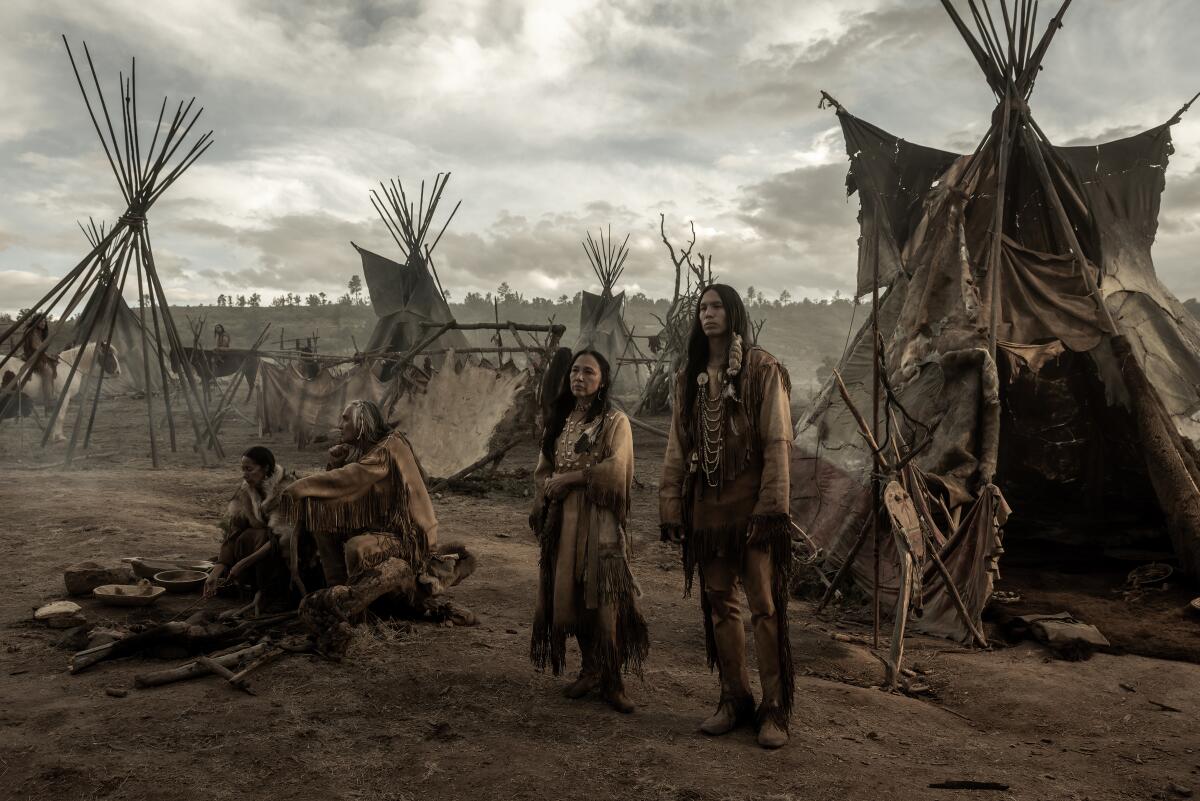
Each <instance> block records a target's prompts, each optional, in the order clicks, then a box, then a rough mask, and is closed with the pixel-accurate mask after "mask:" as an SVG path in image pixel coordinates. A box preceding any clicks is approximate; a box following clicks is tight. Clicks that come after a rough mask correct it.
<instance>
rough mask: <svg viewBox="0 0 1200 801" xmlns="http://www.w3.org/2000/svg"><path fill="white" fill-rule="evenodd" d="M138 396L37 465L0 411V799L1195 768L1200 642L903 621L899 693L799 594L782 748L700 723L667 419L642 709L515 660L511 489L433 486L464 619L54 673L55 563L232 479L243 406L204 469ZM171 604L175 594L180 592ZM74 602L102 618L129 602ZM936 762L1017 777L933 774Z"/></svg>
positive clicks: (676, 792) (1091, 781)
mask: <svg viewBox="0 0 1200 801" xmlns="http://www.w3.org/2000/svg"><path fill="white" fill-rule="evenodd" d="M144 409H145V407H144V403H143V402H142V401H135V400H132V399H117V400H112V401H108V402H106V403H105V404H104V405H102V407H101V410H100V417H99V419H98V422H97V432H96V438H95V441H94V442H93V443H92V445H91V451H92V452H94V453H99V454H107V453H113V454H114V455H112V456H110V457H107V458H95V459H91V460H89V461H87V462H84V463H83V465H82V466H81V467H78V468H72V469H71V470H69V471H64V470H61V469H53V468H51V469H33V468H32V467H31V465H38V464H50V463H53V462H56V461H59V460H61V458H62V453H63V447H62V446H58V447H56V448H51V449H48V450H46V451H42V450H40V449H39V448H37V447H36V446H35V445H33V444H32V443H33V428H32V426H30V425H29V424H28V422H27V423H26V427H25V429H24V431H23V433H19V431H18V429H17V428H16V427H15V426H14V425H13V423H12V422H11V421H8V422H6V423H4V424H3V425H0V463H2V464H3V465H4V466H3V468H0V509H2V510H3V512H0V553H3V554H4V557H5V558H4V563H5V565H6V567H7V569H6V570H5V571H4V574H3V576H2V577H0V638H2V640H3V643H2V648H0V698H2V699H3V706H0V796H2V797H4V798H21V799H25V798H29V799H99V798H106V799H172V801H177V800H179V799H193V798H194V799H225V798H229V799H233V798H247V797H251V798H286V799H321V801H328V800H329V799H393V800H395V801H399V800H400V799H422V801H426V800H428V801H433V800H434V799H467V798H471V799H473V798H481V799H575V798H578V799H596V798H638V799H652V800H654V799H670V801H718V800H719V799H806V801H807V800H809V799H846V798H854V799H906V800H907V799H927V798H945V799H948V800H949V801H953V799H967V798H972V799H975V798H998V799H1085V798H1088V799H1120V798H1129V799H1135V798H1136V799H1145V798H1154V797H1160V798H1177V797H1183V796H1184V794H1190V793H1191V792H1200V730H1198V726H1197V721H1196V719H1197V712H1198V710H1200V700H1198V699H1200V692H1198V691H1200V666H1197V665H1195V664H1190V663H1187V662H1180V661H1164V660H1156V659H1151V658H1146V657H1142V656H1132V655H1126V656H1112V655H1106V654H1098V655H1096V656H1094V657H1093V658H1091V659H1090V660H1088V661H1084V662H1063V661H1058V660H1055V659H1052V658H1051V657H1050V656H1049V654H1048V652H1046V651H1044V650H1043V649H1042V648H1040V647H1039V646H1036V645H1033V644H1030V643H1023V644H1020V645H1018V646H1016V647H1013V648H1008V649H1002V650H998V651H994V652H981V651H971V650H967V649H964V648H961V647H959V646H957V645H955V644H954V643H950V642H947V641H944V640H935V639H930V638H924V637H912V638H911V640H910V641H909V643H908V659H909V661H908V664H909V665H911V666H913V667H916V668H918V669H919V670H921V671H923V672H924V676H925V677H926V679H927V681H928V682H929V683H930V684H931V685H932V687H933V690H934V695H933V697H932V698H928V699H923V700H917V699H914V698H910V697H907V696H903V695H897V694H891V693H885V692H883V691H881V690H879V689H875V688H873V685H875V684H877V683H878V682H879V680H880V677H881V675H882V670H881V665H880V663H879V662H878V661H877V660H876V659H875V658H874V657H873V656H872V655H871V654H870V653H869V650H868V649H867V648H866V647H864V646H860V645H856V644H851V643H844V642H840V641H835V640H833V639H831V637H830V634H831V633H832V632H834V631H842V632H846V633H859V634H867V633H868V631H867V627H866V626H862V625H860V624H852V623H848V622H839V621H838V620H837V619H836V618H835V616H826V617H823V618H817V617H814V616H813V614H812V613H811V607H810V606H809V605H808V604H805V603H801V602H793V604H792V612H791V614H792V628H791V636H792V643H793V645H792V647H793V651H794V653H795V654H796V657H797V663H798V664H797V667H798V673H799V676H798V682H797V687H798V689H797V710H796V714H795V716H794V719H793V722H792V742H791V744H790V745H789V746H788V747H787V748H785V749H783V750H782V751H778V752H765V751H762V750H760V749H759V748H758V747H757V746H756V745H755V744H754V740H753V735H752V733H751V732H749V731H739V732H737V733H735V734H733V735H730V736H727V737H723V738H719V739H708V738H706V737H704V736H703V735H701V734H699V733H698V732H697V730H696V725H697V723H698V722H699V720H700V719H701V718H702V717H703V716H705V715H706V714H708V713H709V712H710V711H711V709H712V708H713V706H714V704H715V701H716V696H717V684H716V678H715V677H714V676H713V675H711V674H710V673H709V672H708V670H707V668H706V667H705V664H704V644H703V634H702V628H701V622H700V617H699V605H698V601H697V599H695V598H688V599H685V598H682V597H681V590H682V575H681V572H680V569H679V566H678V561H677V555H676V554H675V552H674V551H673V549H672V548H671V547H670V546H666V545H662V544H660V543H659V542H658V541H657V540H658V536H657V520H656V514H657V512H656V504H655V494H654V488H655V485H656V481H657V473H658V466H659V461H660V459H661V450H662V443H661V441H658V440H656V439H654V438H653V437H652V436H643V435H642V434H641V433H637V434H635V439H636V444H637V447H638V466H637V476H638V478H639V480H640V483H641V485H642V486H641V487H640V488H638V489H636V490H635V496H634V500H635V508H634V512H633V516H632V520H633V522H632V525H633V533H634V537H635V540H636V542H637V554H636V559H635V562H634V566H633V567H634V571H635V574H636V575H637V577H638V579H639V580H640V582H641V584H642V588H643V590H644V593H645V597H644V599H643V610H644V613H645V616H646V618H647V620H648V621H649V624H650V631H651V638H652V642H653V647H652V652H651V658H650V663H649V668H648V670H647V671H646V675H645V679H644V681H643V682H638V681H637V680H636V679H635V680H633V681H631V683H630V695H631V696H632V698H633V699H634V700H635V702H637V703H638V704H639V707H638V710H637V712H636V713H634V714H633V715H630V716H622V715H618V714H616V713H615V712H612V711H611V710H609V709H608V708H607V707H606V706H604V705H603V704H602V703H601V702H600V701H599V700H596V699H590V700H585V701H568V700H566V699H565V698H563V697H562V695H561V694H560V687H561V685H562V684H563V681H562V680H561V679H555V678H554V677H552V676H549V675H543V674H539V673H536V672H535V671H534V670H533V669H532V668H531V667H530V664H529V661H528V658H527V652H528V638H529V622H530V617H531V611H532V606H533V597H534V586H535V581H536V575H537V550H536V547H535V544H534V541H533V539H532V537H531V536H530V535H529V534H528V532H527V530H526V527H525V520H526V515H527V511H528V510H527V500H526V499H525V498H523V497H521V496H520V495H519V494H518V492H499V491H497V492H493V493H491V494H490V495H488V496H486V497H477V496H471V495H462V494H446V495H444V496H442V497H440V498H438V499H437V500H436V506H437V511H438V514H439V516H440V519H441V523H442V531H443V535H442V536H443V539H444V541H447V542H449V541H455V540H458V541H461V542H464V543H466V544H467V545H469V546H470V547H471V548H472V549H474V550H475V551H476V553H477V554H478V556H479V560H480V568H479V570H478V572H477V573H476V574H475V575H474V576H473V577H471V578H470V579H469V580H468V581H467V582H466V583H464V584H463V585H461V586H460V587H458V588H456V589H455V590H454V591H453V593H454V597H455V598H456V599H457V600H458V601H460V602H462V603H464V604H466V605H468V606H470V607H471V608H472V609H473V610H474V611H475V612H476V613H477V614H478V615H479V618H480V621H481V622H480V624H479V625H478V626H477V627H474V628H466V629H463V628H441V627H434V626H421V625H416V626H411V625H409V624H395V625H386V626H376V627H374V628H371V629H366V628H364V629H360V631H359V633H358V635H357V636H356V639H355V642H354V644H353V646H352V648H351V651H350V654H349V655H348V657H347V658H346V660H345V661H343V662H341V663H331V662H327V661H323V660H320V659H318V658H316V657H312V656H290V657H287V658H285V659H283V660H281V661H279V662H277V663H275V664H273V665H271V666H269V667H266V668H264V669H263V670H262V671H261V672H260V673H259V674H258V676H257V678H256V680H255V686H256V688H257V690H258V695H257V696H247V695H244V694H242V693H238V692H236V691H234V690H232V689H230V688H229V687H228V686H227V685H226V684H225V683H224V682H223V681H221V680H219V679H216V678H213V677H207V678H202V679H197V680H194V681H191V682H184V683H179V684H174V685H168V686H165V687H160V688H156V689H150V690H136V689H133V687H132V676H133V675H134V674H135V673H137V672H141V671H144V670H146V669H147V667H148V666H150V667H159V666H168V665H170V664H173V663H165V662H164V663H161V664H152V665H151V664H149V663H148V662H147V661H145V660H141V659H131V660H119V661H113V662H107V663H103V664H101V665H98V666H97V667H95V668H93V669H92V670H90V671H88V672H85V673H82V674H80V675H77V676H71V675H69V674H68V673H67V672H66V665H67V658H68V656H69V654H70V651H69V650H67V649H64V648H62V647H59V646H57V645H56V641H57V640H58V639H59V638H60V636H61V633H59V632H54V631H50V630H47V629H43V628H40V627H38V626H36V625H34V624H33V623H32V622H31V609H32V608H34V607H36V606H38V605H40V604H42V603H44V602H47V601H50V600H55V599H58V598H61V597H65V593H64V590H63V583H62V570H63V568H65V567H67V566H68V565H70V564H72V563H74V562H78V561H81V560H85V559H96V560H115V559H119V558H120V557H125V556H135V555H154V554H164V553H180V554H187V555H191V556H201V557H202V556H211V555H212V554H214V553H215V551H216V544H217V540H216V529H215V526H214V524H215V522H216V519H217V516H218V514H219V512H220V511H221V509H222V508H223V506H224V503H225V501H226V499H227V498H228V496H229V494H230V493H231V492H232V490H233V489H234V487H235V485H236V483H237V481H238V472H237V468H236V459H237V454H238V453H240V451H241V449H243V448H244V447H246V446H248V445H250V444H252V443H253V442H254V441H256V437H255V436H254V431H253V428H252V426H250V425H248V424H246V423H244V422H238V421H230V422H229V423H228V424H227V426H226V428H225V429H224V432H223V440H224V443H225V447H226V449H227V452H228V453H227V455H226V458H225V460H224V463H223V464H220V465H215V466H212V467H207V468H206V467H203V466H201V465H200V461H199V459H198V457H196V456H195V455H194V454H193V453H191V451H190V443H191V436H190V434H185V433H182V432H181V436H180V445H181V448H180V452H179V453H178V454H174V455H169V456H168V457H167V458H166V462H167V464H166V466H165V467H164V469H162V470H158V471H154V470H151V469H150V466H149V459H148V458H147V456H146V454H147V444H146V443H147V438H146V432H145V422H144V420H145V418H144V415H145V411H144ZM69 419H73V418H69ZM181 428H182V427H181ZM68 430H69V429H68ZM268 444H270V445H271V446H272V447H274V448H275V450H276V453H277V455H278V457H279V460H280V462H281V463H282V464H285V465H287V466H289V467H295V468H298V469H300V470H313V469H316V468H317V467H318V466H319V465H320V464H321V463H322V462H323V453H322V452H320V451H318V450H309V451H304V452H298V451H296V449H295V448H294V446H293V445H291V444H289V443H286V442H274V443H268ZM533 452H534V451H533V448H532V447H528V448H523V449H521V450H518V451H516V452H514V453H513V454H512V455H510V457H509V458H508V459H507V460H506V467H515V466H518V465H522V464H529V465H532V461H533ZM164 601H165V603H164V602H160V606H161V611H162V612H163V613H165V614H166V615H168V616H171V615H175V614H177V613H181V612H184V611H185V610H187V609H189V608H191V607H193V606H194V605H196V604H197V603H198V602H199V599H198V596H186V595H185V596H168V597H166V598H165V599H164ZM81 603H82V604H83V606H84V607H85V611H86V612H87V614H88V615H89V616H90V618H91V619H92V620H93V621H104V620H115V621H124V620H126V619H127V617H126V615H127V613H126V612H125V611H124V610H116V609H108V608H105V607H101V606H98V605H96V603H95V602H93V601H91V600H90V599H88V600H83V601H81ZM214 603H218V604H224V605H228V602H225V601H217V602H214ZM1180 620H1182V618H1180ZM1178 625H1185V624H1184V623H1182V622H1181V623H1179V624H1178ZM1193 625H1196V627H1197V630H1200V624H1193ZM1149 634H1151V635H1152V634H1153V632H1149ZM1177 636H1180V637H1186V636H1187V635H1186V632H1185V633H1184V634H1177ZM1192 636H1195V634H1193V635H1192ZM884 645H885V647H886V643H884ZM107 688H121V689H127V690H128V695H127V696H126V697H110V696H109V695H107V694H106V692H105V691H106V689H107ZM1152 702H1158V703H1159V704H1164V705H1167V706H1169V707H1172V708H1175V709H1178V710H1181V711H1179V712H1170V711H1164V710H1163V709H1162V707H1160V706H1157V705H1155V704H1154V703H1152ZM947 780H976V781H987V782H998V783H1001V784H1005V785H1008V786H1009V789H1008V790H1005V791H998V790H997V791H964V790H941V789H931V788H930V787H929V785H930V784H931V783H938V782H944V781H947Z"/></svg>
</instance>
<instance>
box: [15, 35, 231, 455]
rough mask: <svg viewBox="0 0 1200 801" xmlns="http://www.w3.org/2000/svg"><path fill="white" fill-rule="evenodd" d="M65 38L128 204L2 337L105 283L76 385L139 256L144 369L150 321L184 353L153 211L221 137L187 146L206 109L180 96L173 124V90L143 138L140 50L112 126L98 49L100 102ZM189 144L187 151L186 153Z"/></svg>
mask: <svg viewBox="0 0 1200 801" xmlns="http://www.w3.org/2000/svg"><path fill="white" fill-rule="evenodd" d="M63 44H64V45H65V46H66V49H67V56H68V58H70V61H71V68H72V70H73V71H74V73H75V80H76V82H77V83H78V85H79V90H80V92H82V94H83V100H84V104H85V106H86V107H87V111H88V116H89V117H90V118H91V121H92V125H93V127H94V128H95V130H96V134H97V135H98V136H99V138H100V144H101V146H102V147H103V149H104V155H105V157H106V159H107V160H108V164H109V166H110V167H111V168H112V172H113V175H114V177H116V179H117V184H118V186H119V187H120V189H121V194H122V197H123V198H124V202H125V206H126V210H125V213H124V214H122V215H121V216H120V217H119V218H118V220H117V222H116V224H114V225H113V226H112V228H111V229H109V230H108V231H107V233H105V232H104V230H103V228H102V227H101V228H98V227H96V225H95V223H94V222H93V223H92V234H93V236H92V237H91V239H92V249H91V251H90V252H89V253H88V254H87V256H85V257H84V258H83V259H82V260H81V261H80V262H79V263H78V264H77V265H76V266H75V267H74V268H73V269H72V270H71V271H70V272H68V273H67V274H66V275H65V276H64V277H63V278H62V280H60V281H59V282H58V283H57V284H55V285H54V287H53V288H52V289H51V290H50V291H49V292H47V293H46V294H45V296H43V297H42V298H41V300H39V301H38V302H37V303H36V304H34V305H33V307H32V308H30V309H29V310H27V311H26V312H25V313H23V314H22V315H20V317H19V318H18V319H17V320H16V321H15V322H14V323H13V324H12V325H10V326H9V327H8V328H7V329H5V330H4V332H3V333H0V347H3V346H4V345H5V344H6V343H10V342H11V343H12V344H15V340H14V339H13V338H14V335H15V334H17V332H18V331H21V330H23V329H24V328H25V327H26V325H27V324H28V323H29V322H30V321H31V320H34V319H36V318H37V317H38V316H40V315H47V316H48V315H49V314H51V313H52V312H55V311H56V310H58V317H59V318H60V319H63V320H65V319H67V318H68V317H69V316H70V315H71V314H73V313H74V312H75V310H76V307H78V306H79V305H80V304H81V303H84V302H86V301H87V299H88V298H90V297H91V296H92V294H93V293H95V292H97V291H99V292H102V300H101V302H100V304H99V312H98V313H96V314H94V315H92V317H91V319H90V321H89V324H88V325H87V328H86V330H85V331H84V332H83V336H82V339H81V340H79V341H77V343H76V344H78V345H79V351H78V353H77V355H76V357H75V359H74V360H73V361H72V363H71V364H70V365H69V367H66V366H65V365H59V368H58V369H60V370H62V369H64V367H65V368H66V369H67V374H66V379H65V381H64V382H63V386H64V387H70V385H71V382H72V381H73V380H75V378H76V377H77V374H78V373H79V371H80V364H81V363H82V361H83V356H84V353H85V351H86V349H87V346H88V345H89V344H95V345H96V346H97V347H98V348H102V349H107V348H108V343H109V341H110V340H111V337H112V334H113V330H114V327H115V325H116V320H117V316H118V312H119V309H120V299H121V297H122V294H123V292H124V291H125V287H126V282H127V279H128V278H129V273H130V268H131V266H132V268H133V274H134V276H135V277H136V282H137V289H138V319H139V323H140V326H139V327H140V329H141V335H142V359H143V365H142V366H143V369H144V374H145V375H146V376H150V375H151V364H150V358H151V357H150V351H151V349H152V348H151V347H150V335H149V334H148V332H149V331H153V340H154V342H155V343H160V342H163V341H164V339H165V341H166V343H167V345H168V346H169V347H170V348H171V350H172V352H173V353H176V354H180V355H181V356H182V354H183V353H184V349H183V343H182V342H181V340H180V338H179V331H178V328H177V327H176V325H175V321H174V319H173V317H172V315H171V309H170V305H169V304H168V302H167V298H166V294H165V293H164V291H163V287H162V282H161V281H160V280H159V276H158V270H157V268H156V266H155V262H154V252H153V249H152V247H151V242H150V232H149V228H148V223H147V219H146V215H147V213H148V212H149V210H150V208H151V207H152V206H153V205H154V203H155V202H157V201H158V199H159V198H161V197H162V195H163V193H164V192H166V191H167V189H168V188H169V187H170V186H171V185H172V184H174V183H175V181H177V180H178V179H179V177H180V176H181V175H183V173H184V172H185V171H186V170H187V169H188V167H190V166H191V165H192V164H194V163H195V161H196V160H197V159H198V158H200V156H202V155H203V154H204V152H205V151H206V150H208V148H209V147H210V146H211V145H212V141H213V139H212V131H208V132H207V133H204V134H202V135H200V136H199V137H198V138H197V139H196V140H195V141H194V142H193V143H192V145H191V147H189V148H187V149H186V150H183V149H182V148H183V146H184V144H185V142H186V141H187V139H188V137H189V135H190V134H191V131H192V128H193V126H195V124H196V122H197V120H199V118H200V115H201V113H202V112H203V111H204V109H203V108H199V109H195V110H193V107H194V106H195V103H196V99H195V98H194V97H193V98H192V99H191V100H189V101H187V103H186V104H185V103H184V102H183V101H179V104H178V106H177V107H176V109H175V111H174V113H173V114H172V116H171V118H170V120H169V122H168V124H167V125H166V127H165V129H164V127H163V120H164V116H165V113H166V108H167V98H165V97H164V98H163V101H162V105H161V106H160V108H159V112H158V121H157V122H156V123H155V125H154V133H153V137H152V139H151V141H150V144H149V146H148V147H146V148H145V149H144V151H143V147H142V139H141V136H140V134H139V129H138V108H137V78H136V74H137V62H136V60H134V61H133V62H132V64H131V67H130V71H129V75H128V76H126V75H125V74H124V73H119V75H118V84H119V103H118V107H117V113H118V114H119V120H120V133H119V134H118V131H117V129H116V128H115V127H114V126H113V120H112V114H111V113H110V110H109V106H108V103H107V101H106V100H105V97H104V93H103V91H102V90H101V88H100V80H99V78H98V77H97V75H96V68H95V65H94V63H93V62H92V56H91V53H90V52H89V51H88V48H87V44H86V43H84V45H83V52H84V56H85V58H86V60H87V68H88V72H89V73H90V76H91V79H92V84H93V85H94V87H95V99H94V102H93V98H92V97H91V96H90V95H89V92H88V89H87V88H86V86H85V84H84V78H83V76H82V75H81V74H80V69H79V65H78V64H77V63H76V61H75V55H74V53H73V52H72V51H71V46H70V44H69V43H68V42H67V39H66V37H65V36H64V37H63ZM98 115H99V116H98ZM180 153H182V155H178V154H180ZM177 155H178V157H177ZM147 309H149V315H147ZM164 334H165V337H164ZM49 340H50V337H47V338H46V341H45V342H43V343H42V344H41V346H40V347H39V348H38V349H37V351H36V352H35V353H33V354H32V355H31V357H30V358H28V359H27V360H26V361H25V364H24V365H23V366H22V368H21V369H20V371H19V373H18V374H17V375H16V384H15V386H18V387H19V386H22V385H23V384H24V383H25V381H26V380H27V379H28V377H29V376H30V374H31V373H32V371H33V370H34V369H35V368H36V366H37V364H38V363H39V361H40V360H41V359H42V358H43V356H44V354H45V352H46V348H47V347H48V346H49V344H50V343H49ZM9 350H10V353H8V354H7V355H5V356H4V357H3V358H2V359H0V369H3V367H4V365H5V364H6V363H7V362H8V361H9V360H10V359H12V358H13V353H12V352H11V351H12V347H11V344H10V348H9ZM153 350H154V352H155V354H156V361H157V369H158V375H159V377H160V379H161V388H162V401H163V407H164V411H165V414H166V419H167V425H168V431H169V438H170V446H171V450H172V451H175V450H176V431H175V420H174V416H173V414H172V410H171V392H170V383H169V381H168V371H167V365H166V363H165V360H164V358H163V354H162V350H161V348H159V347H157V346H155V347H154V348H153ZM99 361H102V360H100V359H92V360H91V361H90V364H89V366H88V368H87V370H86V375H84V376H82V377H81V378H82V381H83V384H82V386H83V387H84V388H85V389H90V388H91V386H92V381H93V379H95V392H94V394H93V397H92V402H91V404H90V412H87V414H88V418H87V429H86V433H85V434H84V437H83V439H84V447H85V448H86V447H87V445H88V444H89V441H90V438H91V432H92V426H93V424H94V422H95V418H96V408H97V406H98V404H99V399H100V388H101V385H102V383H103V376H104V370H103V369H101V370H100V373H99V376H96V365H97V362H99ZM178 362H179V368H180V370H181V372H182V374H183V381H182V382H181V385H182V392H181V394H182V395H183V398H184V402H185V403H186V405H187V411H188V417H189V419H190V420H191V424H192V429H193V432H194V434H195V437H196V450H198V451H199V452H200V454H201V458H202V459H204V461H205V463H207V462H208V457H207V454H206V451H207V449H209V448H211V449H212V451H213V452H214V453H215V454H216V456H217V457H218V458H220V457H223V456H224V454H223V452H222V449H221V445H220V442H219V441H218V439H217V433H216V429H215V428H214V426H213V424H212V420H211V418H210V416H209V414H208V409H207V406H206V405H205V402H204V400H203V397H202V393H200V392H199V391H198V386H197V380H196V376H195V374H194V372H193V370H192V366H191V365H190V364H189V363H188V360H187V359H186V358H180V359H179V360H178ZM145 394H146V414H147V417H148V420H149V429H150V451H151V458H152V460H153V463H154V466H155V467H158V466H159V453H158V442H157V436H156V432H155V425H154V409H153V402H152V395H153V393H152V392H151V391H149V387H147V392H146V393H145ZM67 396H68V393H67V392H61V393H59V397H58V398H57V399H56V402H55V404H54V407H53V410H52V411H51V413H50V418H49V420H48V421H47V423H46V427H45V433H44V434H43V436H42V445H43V446H45V445H46V442H47V440H48V439H49V437H50V435H51V432H52V430H53V428H54V423H55V421H56V420H57V419H58V416H59V415H60V414H62V413H63V405H64V402H65V400H66V398H67ZM87 409H88V404H86V403H80V404H79V410H78V412H77V414H76V422H75V426H74V430H73V431H72V433H71V438H70V441H69V443H68V445H67V452H66V463H67V464H70V461H71V458H72V456H73V455H74V452H75V448H76V445H77V443H78V441H79V438H80V432H81V431H82V430H83V425H82V424H83V420H84V415H85V411H86V410H87Z"/></svg>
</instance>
